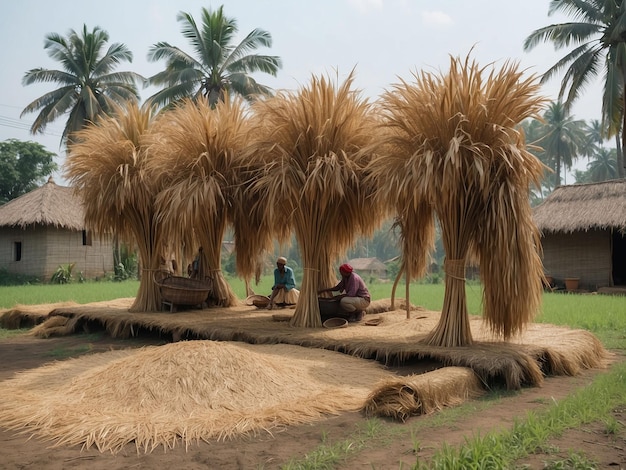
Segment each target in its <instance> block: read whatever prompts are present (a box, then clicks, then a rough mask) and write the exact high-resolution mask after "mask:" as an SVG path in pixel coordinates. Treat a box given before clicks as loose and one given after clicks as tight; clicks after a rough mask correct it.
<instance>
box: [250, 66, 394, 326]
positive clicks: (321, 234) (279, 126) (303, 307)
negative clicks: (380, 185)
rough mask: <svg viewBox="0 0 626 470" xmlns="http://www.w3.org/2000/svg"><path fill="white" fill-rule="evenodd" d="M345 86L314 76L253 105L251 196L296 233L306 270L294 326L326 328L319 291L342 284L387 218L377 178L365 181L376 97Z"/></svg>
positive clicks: (271, 218) (267, 215) (272, 220)
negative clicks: (338, 266) (363, 241)
mask: <svg viewBox="0 0 626 470" xmlns="http://www.w3.org/2000/svg"><path fill="white" fill-rule="evenodd" d="M353 81H354V76H353V74H352V73H351V74H350V75H349V77H348V78H347V79H346V80H345V81H344V82H343V83H342V84H335V83H333V82H332V81H331V80H330V79H327V78H325V77H321V78H319V77H312V78H311V80H310V82H309V84H308V85H307V86H304V87H302V88H301V89H299V90H298V91H296V92H279V93H278V94H277V95H276V96H275V97H273V98H270V99H267V100H263V101H259V102H257V103H255V104H254V105H253V113H254V114H253V118H254V120H253V123H254V125H253V129H252V135H253V139H252V141H251V144H250V146H249V149H248V151H247V152H246V156H247V158H249V159H251V160H253V161H258V162H259V163H258V168H259V172H258V175H257V176H256V177H255V179H254V183H253V185H252V186H251V192H252V193H253V196H251V200H254V201H256V204H257V205H258V206H261V207H262V209H260V210H259V212H260V213H261V212H262V213H263V214H264V219H266V220H267V221H268V223H269V224H270V225H271V226H273V227H278V228H280V229H281V232H279V233H278V234H277V235H279V236H281V237H283V238H284V237H285V236H286V235H288V234H289V232H290V231H291V230H293V232H294V233H295V236H296V239H297V241H298V246H299V247H300V250H301V258H302V264H303V266H304V275H303V279H302V283H301V289H300V298H299V301H298V304H297V306H296V312H295V315H294V317H293V319H292V325H293V326H306V327H319V326H321V318H320V314H319V307H318V303H317V291H318V289H320V288H326V287H329V286H332V285H335V284H336V277H335V276H336V274H335V269H334V267H333V265H334V263H336V262H337V260H338V258H339V256H341V255H342V254H343V253H344V252H345V250H346V249H347V248H349V247H350V245H351V244H352V243H353V242H354V240H355V239H356V238H357V237H358V236H359V235H370V234H371V233H373V231H374V230H375V229H376V228H377V226H378V225H379V224H380V222H381V221H382V211H383V208H382V207H381V206H380V205H377V204H375V202H374V200H373V198H371V197H370V196H371V194H372V193H373V188H374V185H373V184H367V183H366V182H365V167H366V164H367V163H368V161H369V156H368V155H366V154H363V153H362V152H361V150H362V149H363V148H364V147H365V146H367V145H369V144H370V143H371V141H372V138H373V135H374V133H375V130H376V126H375V124H376V120H375V119H374V117H373V113H371V110H370V105H369V103H368V101H367V100H366V99H364V98H362V97H361V96H360V94H359V93H358V92H357V91H355V90H353V89H352V84H353Z"/></svg>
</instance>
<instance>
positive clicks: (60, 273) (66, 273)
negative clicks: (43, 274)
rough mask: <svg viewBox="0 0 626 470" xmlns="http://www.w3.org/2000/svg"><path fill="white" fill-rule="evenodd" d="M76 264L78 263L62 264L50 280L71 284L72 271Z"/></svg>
mask: <svg viewBox="0 0 626 470" xmlns="http://www.w3.org/2000/svg"><path fill="white" fill-rule="evenodd" d="M74 266H76V263H70V264H65V265H63V264H60V265H59V267H58V268H57V270H56V271H55V272H54V274H53V275H52V277H51V278H50V282H51V283H53V284H69V283H70V282H72V271H73V269H74Z"/></svg>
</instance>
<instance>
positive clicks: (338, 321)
mask: <svg viewBox="0 0 626 470" xmlns="http://www.w3.org/2000/svg"><path fill="white" fill-rule="evenodd" d="M323 325H324V328H345V327H346V326H348V320H346V319H345V318H329V319H328V320H326V321H325V322H324V323H323Z"/></svg>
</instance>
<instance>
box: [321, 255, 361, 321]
mask: <svg viewBox="0 0 626 470" xmlns="http://www.w3.org/2000/svg"><path fill="white" fill-rule="evenodd" d="M339 274H341V281H339V284H337V285H336V286H334V287H328V288H326V289H320V290H318V291H317V293H318V294H321V293H322V292H333V291H335V292H339V293H340V295H338V296H336V297H335V298H339V299H340V300H339V306H340V308H341V310H343V311H345V312H346V313H348V314H350V321H361V320H362V319H363V316H364V315H365V309H366V308H367V307H369V305H370V302H371V296H370V292H369V290H368V289H367V286H366V285H365V282H363V279H362V278H361V276H359V275H358V274H357V273H355V272H354V269H353V268H352V266H350V265H349V264H342V265H341V266H339Z"/></svg>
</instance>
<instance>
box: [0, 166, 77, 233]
mask: <svg viewBox="0 0 626 470" xmlns="http://www.w3.org/2000/svg"><path fill="white" fill-rule="evenodd" d="M35 224H37V225H50V226H53V227H59V228H66V229H69V230H78V231H80V230H83V229H84V228H85V220H84V217H83V206H82V203H81V200H80V198H77V197H76V196H75V195H74V190H73V189H72V188H68V187H64V186H58V185H56V184H55V183H54V180H53V179H52V177H50V178H49V179H48V182H47V183H46V184H44V185H43V186H41V187H40V188H37V189H35V190H33V191H31V192H29V193H27V194H24V195H22V196H20V197H18V198H15V199H13V200H11V201H9V202H7V203H6V204H3V205H2V206H0V227H19V228H21V229H24V228H26V227H28V226H30V225H35Z"/></svg>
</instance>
